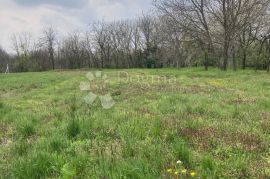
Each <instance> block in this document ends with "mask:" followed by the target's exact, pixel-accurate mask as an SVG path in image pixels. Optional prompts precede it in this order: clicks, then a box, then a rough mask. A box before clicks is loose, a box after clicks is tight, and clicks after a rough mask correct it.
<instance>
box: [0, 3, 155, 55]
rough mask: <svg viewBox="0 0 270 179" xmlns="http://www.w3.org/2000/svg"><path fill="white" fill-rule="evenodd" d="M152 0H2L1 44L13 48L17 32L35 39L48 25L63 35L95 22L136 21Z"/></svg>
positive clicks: (0, 19) (0, 6)
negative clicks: (12, 44) (13, 39)
mask: <svg viewBox="0 0 270 179" xmlns="http://www.w3.org/2000/svg"><path fill="white" fill-rule="evenodd" d="M151 1H152V0H58V1H55V0H0V27H1V28H0V34H1V35H0V45H2V46H3V47H4V48H5V49H7V50H10V49H11V43H10V38H11V35H12V34H14V33H19V32H24V31H26V32H30V33H31V34H32V35H33V36H34V37H35V36H37V35H39V34H40V33H41V32H42V28H43V27H45V26H50V25H52V26H54V27H56V28H57V30H58V31H60V32H61V33H67V32H70V31H72V30H76V29H83V28H85V27H87V25H88V24H89V23H91V22H93V21H95V20H105V21H112V20H117V19H123V18H132V17H136V16H137V15H139V14H140V13H141V12H142V11H147V10H148V9H150V6H151Z"/></svg>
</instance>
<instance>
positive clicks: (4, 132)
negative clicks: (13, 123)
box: [0, 123, 13, 147]
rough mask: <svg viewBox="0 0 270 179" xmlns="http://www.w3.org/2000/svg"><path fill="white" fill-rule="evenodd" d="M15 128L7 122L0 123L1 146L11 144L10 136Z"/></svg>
mask: <svg viewBox="0 0 270 179" xmlns="http://www.w3.org/2000/svg"><path fill="white" fill-rule="evenodd" d="M12 131H13V129H12V127H10V126H9V125H7V124H4V123H0V145H1V146H5V147H7V146H9V144H11V142H12V141H11V140H10V136H9V135H11V133H12Z"/></svg>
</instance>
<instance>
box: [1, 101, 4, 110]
mask: <svg viewBox="0 0 270 179" xmlns="http://www.w3.org/2000/svg"><path fill="white" fill-rule="evenodd" d="M2 108H4V103H3V102H2V101H0V109H2Z"/></svg>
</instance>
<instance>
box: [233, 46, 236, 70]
mask: <svg viewBox="0 0 270 179" xmlns="http://www.w3.org/2000/svg"><path fill="white" fill-rule="evenodd" d="M234 48H235V47H234V46H233V71H236V70H237V62H236V58H235V49H234Z"/></svg>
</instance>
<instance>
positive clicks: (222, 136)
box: [179, 128, 267, 152]
mask: <svg viewBox="0 0 270 179" xmlns="http://www.w3.org/2000/svg"><path fill="white" fill-rule="evenodd" d="M179 134H180V135H182V136H184V137H185V138H187V140H189V141H190V142H191V144H192V146H193V147H194V148H196V149H198V150H203V151H205V150H208V149H211V147H213V145H215V143H216V142H220V141H221V142H222V143H224V144H226V145H229V146H232V147H240V148H241V149H242V150H245V151H248V152H251V151H262V150H265V149H266V147H267V146H266V144H265V142H264V141H263V140H262V139H261V137H260V136H258V135H256V134H250V133H243V132H235V133H230V132H227V131H226V132H225V131H218V130H217V129H214V128H202V129H193V128H181V129H180V130H179ZM238 144H239V145H240V146H237V145H238Z"/></svg>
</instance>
